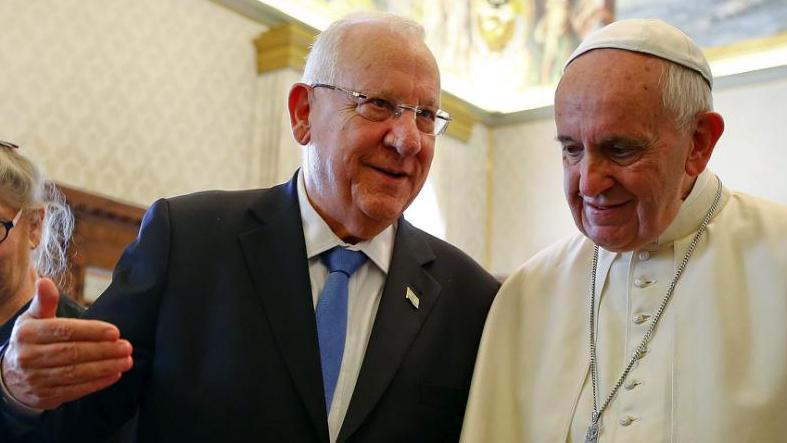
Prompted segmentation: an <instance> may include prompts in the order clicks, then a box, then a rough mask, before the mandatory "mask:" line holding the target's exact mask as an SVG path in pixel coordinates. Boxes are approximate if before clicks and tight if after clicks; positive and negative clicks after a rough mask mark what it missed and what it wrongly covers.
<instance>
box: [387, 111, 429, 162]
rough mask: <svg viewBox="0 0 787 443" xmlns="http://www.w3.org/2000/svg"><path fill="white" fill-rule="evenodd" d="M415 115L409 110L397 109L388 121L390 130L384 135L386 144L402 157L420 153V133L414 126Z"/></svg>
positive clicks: (416, 126)
mask: <svg viewBox="0 0 787 443" xmlns="http://www.w3.org/2000/svg"><path fill="white" fill-rule="evenodd" d="M415 119H416V114H415V112H414V111H413V110H411V109H402V108H399V109H398V112H396V113H395V114H394V115H392V116H391V119H390V120H389V124H390V129H389V131H388V133H387V134H386V137H385V141H386V144H388V145H389V146H391V147H393V148H394V149H396V152H398V153H399V155H401V156H403V157H408V156H413V155H416V154H418V153H419V152H420V151H421V131H420V130H419V129H418V125H417V124H416V121H415Z"/></svg>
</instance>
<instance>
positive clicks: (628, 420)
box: [618, 415, 636, 426]
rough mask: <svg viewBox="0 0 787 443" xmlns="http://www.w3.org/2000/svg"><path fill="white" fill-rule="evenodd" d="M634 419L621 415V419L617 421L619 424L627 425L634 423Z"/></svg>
mask: <svg viewBox="0 0 787 443" xmlns="http://www.w3.org/2000/svg"><path fill="white" fill-rule="evenodd" d="M634 420H636V418H635V417H632V416H630V415H627V416H625V417H621V419H620V420H619V421H618V423H620V425H621V426H628V425H630V424H632V423H634Z"/></svg>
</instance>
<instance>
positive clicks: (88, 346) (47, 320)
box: [2, 278, 133, 409]
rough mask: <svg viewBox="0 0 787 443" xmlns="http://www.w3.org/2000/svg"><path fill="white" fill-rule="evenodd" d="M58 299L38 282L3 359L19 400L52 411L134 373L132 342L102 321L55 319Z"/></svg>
mask: <svg viewBox="0 0 787 443" xmlns="http://www.w3.org/2000/svg"><path fill="white" fill-rule="evenodd" d="M59 297H60V295H59V293H58V290H57V287H56V286H55V284H54V283H53V282H52V281H51V280H49V279H46V278H43V279H39V280H38V281H36V294H35V296H34V297H33V302H32V303H31V304H30V308H28V310H27V311H26V312H25V313H23V314H22V315H20V316H19V318H18V319H17V321H16V324H15V325H14V329H13V332H12V333H11V338H10V340H9V342H8V346H7V347H6V350H5V354H4V356H3V360H2V376H3V381H4V382H5V385H6V387H7V388H8V390H9V392H10V393H11V395H12V396H13V397H14V399H16V400H17V401H19V402H21V403H23V404H25V405H27V406H28V407H31V408H36V409H54V408H57V407H58V406H60V405H61V404H63V403H65V402H68V401H72V400H76V399H79V398H82V397H84V396H85V395H88V394H90V393H93V392H95V391H99V390H101V389H104V388H106V387H107V386H110V385H112V384H113V383H115V382H116V381H118V380H119V379H120V377H121V375H122V374H123V372H125V371H128V370H129V369H131V366H132V364H133V362H132V359H131V352H132V348H131V343H129V342H128V341H127V340H122V339H120V331H119V330H118V328H117V327H116V326H114V325H112V324H110V323H106V322H103V321H99V320H80V319H72V318H57V317H56V316H55V313H56V312H57V304H58V299H59Z"/></svg>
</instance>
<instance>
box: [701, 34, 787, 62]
mask: <svg viewBox="0 0 787 443" xmlns="http://www.w3.org/2000/svg"><path fill="white" fill-rule="evenodd" d="M785 45H787V32H782V33H779V34H775V35H772V36H769V37H763V38H753V39H749V40H743V41H739V42H736V43H733V44H731V45H726V46H717V47H713V48H707V49H704V50H703V52H704V53H705V57H707V59H708V60H719V59H724V58H729V57H735V56H738V55H744V54H751V53H757V52H761V51H767V50H769V49H773V48H776V47H780V46H785Z"/></svg>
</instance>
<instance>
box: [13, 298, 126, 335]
mask: <svg viewBox="0 0 787 443" xmlns="http://www.w3.org/2000/svg"><path fill="white" fill-rule="evenodd" d="M31 308H32V307H31ZM119 338H120V331H119V330H118V328H117V327H116V326H115V325H113V324H111V323H107V322H103V321H100V320H83V319H78V318H51V319H36V318H27V319H24V320H22V319H21V318H20V320H17V323H16V325H15V326H14V329H13V332H12V336H11V341H12V342H18V343H34V344H42V343H57V342H74V341H91V342H100V341H115V340H118V339H119Z"/></svg>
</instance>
